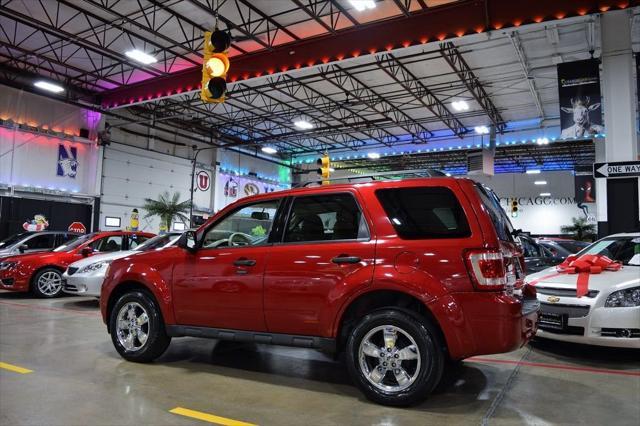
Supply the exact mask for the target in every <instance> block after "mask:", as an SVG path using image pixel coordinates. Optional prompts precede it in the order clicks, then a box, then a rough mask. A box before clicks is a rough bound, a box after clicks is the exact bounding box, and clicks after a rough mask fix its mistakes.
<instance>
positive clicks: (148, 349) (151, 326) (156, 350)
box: [109, 290, 171, 363]
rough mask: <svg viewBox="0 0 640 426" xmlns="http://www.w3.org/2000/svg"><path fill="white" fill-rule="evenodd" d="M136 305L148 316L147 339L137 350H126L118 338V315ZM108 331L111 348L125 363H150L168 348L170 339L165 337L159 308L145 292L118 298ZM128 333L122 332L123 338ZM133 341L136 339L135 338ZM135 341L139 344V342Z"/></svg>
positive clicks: (134, 292)
mask: <svg viewBox="0 0 640 426" xmlns="http://www.w3.org/2000/svg"><path fill="white" fill-rule="evenodd" d="M136 304H137V305H138V306H140V307H141V308H142V309H144V311H145V312H146V313H147V316H148V326H147V327H146V329H145V331H146V334H147V338H146V341H145V342H144V343H143V344H141V345H140V347H139V348H134V349H127V348H126V347H125V346H124V345H123V343H121V341H120V338H119V332H118V314H119V313H120V311H121V310H122V309H123V307H126V306H127V305H129V306H136ZM109 330H110V332H111V341H112V342H113V346H115V348H116V350H117V351H118V353H119V354H120V356H121V357H122V358H124V359H126V360H127V361H133V362H143V363H144V362H151V361H153V360H155V359H156V358H158V357H159V356H160V355H162V354H163V353H164V352H165V351H166V350H167V348H168V347H169V343H171V337H169V336H167V333H166V331H165V328H164V320H163V319H162V313H161V312H160V307H159V306H158V304H157V303H156V301H155V299H154V298H153V296H152V295H150V294H149V293H147V292H146V291H141V290H134V291H132V292H130V293H125V294H124V295H122V296H120V298H119V299H118V300H117V301H116V303H115V305H114V307H113V309H112V310H111V315H110V317H109ZM129 333H130V331H129V332H124V334H123V336H125V335H128V334H129ZM135 339H138V338H137V337H136V338H135ZM135 341H136V342H137V343H141V342H140V340H135Z"/></svg>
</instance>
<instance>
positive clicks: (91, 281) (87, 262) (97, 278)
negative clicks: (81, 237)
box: [62, 232, 181, 297]
mask: <svg viewBox="0 0 640 426" xmlns="http://www.w3.org/2000/svg"><path fill="white" fill-rule="evenodd" d="M180 235H181V233H180V232H170V233H167V234H162V235H158V236H155V237H153V238H151V239H149V240H147V241H145V242H144V243H142V244H140V245H139V246H138V247H136V248H135V249H133V250H126V251H117V252H112V253H105V254H99V255H97V256H91V257H87V258H85V259H82V260H79V261H77V262H74V263H72V264H71V265H69V267H68V268H67V270H66V271H65V272H64V274H62V291H64V292H65V293H69V294H75V295H77V296H94V297H100V290H101V288H102V282H103V281H104V277H105V274H106V272H107V266H109V264H110V263H111V262H113V261H114V260H116V259H120V258H122V257H127V256H131V255H132V254H137V253H141V252H144V251H149V250H161V249H163V248H165V247H170V246H172V245H174V244H175V243H176V242H177V241H178V239H179V238H180Z"/></svg>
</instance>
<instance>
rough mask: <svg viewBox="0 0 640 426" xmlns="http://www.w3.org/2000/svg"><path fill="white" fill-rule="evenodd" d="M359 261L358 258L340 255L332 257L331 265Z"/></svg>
mask: <svg viewBox="0 0 640 426" xmlns="http://www.w3.org/2000/svg"><path fill="white" fill-rule="evenodd" d="M361 260H362V259H360V258H359V257H358V256H344V255H340V256H338V257H334V258H333V259H331V261H332V262H333V263H337V264H341V263H358V262H360V261H361Z"/></svg>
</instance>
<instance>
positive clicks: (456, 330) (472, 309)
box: [429, 292, 540, 359]
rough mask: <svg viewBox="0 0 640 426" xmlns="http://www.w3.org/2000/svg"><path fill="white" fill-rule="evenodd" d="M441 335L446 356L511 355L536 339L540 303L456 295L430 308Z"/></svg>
mask: <svg viewBox="0 0 640 426" xmlns="http://www.w3.org/2000/svg"><path fill="white" fill-rule="evenodd" d="M429 307H430V309H431V311H432V312H433V313H434V315H436V318H437V319H438V320H439V322H440V326H441V328H442V330H443V332H444V335H445V339H446V341H447V346H448V349H449V355H450V357H451V358H453V359H462V358H467V357H470V356H476V355H488V354H497V353H503V352H510V351H513V350H515V349H518V348H520V347H522V346H524V345H525V344H526V343H527V342H529V341H530V340H531V339H532V338H533V336H535V334H536V331H537V328H538V320H539V315H540V303H539V302H538V301H537V300H536V299H535V297H534V298H525V299H524V300H520V299H518V298H516V297H514V296H508V295H506V294H501V293H482V292H469V293H455V294H450V295H447V296H444V297H442V298H440V299H438V300H437V301H435V302H433V303H432V304H430V306H429Z"/></svg>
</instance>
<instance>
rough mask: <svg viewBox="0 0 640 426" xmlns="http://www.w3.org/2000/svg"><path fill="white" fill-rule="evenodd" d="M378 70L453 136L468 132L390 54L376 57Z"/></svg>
mask: <svg viewBox="0 0 640 426" xmlns="http://www.w3.org/2000/svg"><path fill="white" fill-rule="evenodd" d="M376 64H377V65H378V68H379V69H380V70H382V71H384V72H385V73H386V74H387V75H388V76H389V77H391V78H392V79H393V80H394V81H395V82H396V83H398V84H399V85H401V86H402V87H403V88H404V89H405V90H407V92H408V93H409V94H411V96H413V98H414V99H415V100H416V101H418V102H419V103H420V104H421V105H422V106H424V107H425V108H427V109H428V110H429V111H431V113H432V114H433V115H435V116H436V117H438V118H439V119H440V121H442V122H443V123H444V125H445V126H447V127H448V128H449V129H451V131H452V132H453V134H454V135H456V136H458V137H459V138H461V139H462V136H463V135H464V134H465V133H468V132H469V130H468V129H467V128H466V127H465V125H464V124H462V122H461V121H460V120H458V119H457V118H456V116H455V115H453V114H452V113H451V112H450V111H449V110H448V109H447V107H446V106H445V105H444V103H443V102H441V101H440V100H439V99H438V98H437V97H436V96H435V95H434V94H433V93H432V92H431V90H429V88H427V86H426V85H425V84H424V83H422V81H420V80H419V79H418V78H417V77H416V76H415V75H414V74H413V73H412V72H411V71H410V70H409V69H408V68H407V67H406V66H405V65H404V64H403V63H402V62H400V60H398V58H396V57H395V56H394V55H393V54H391V53H384V54H382V55H379V56H376Z"/></svg>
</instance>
